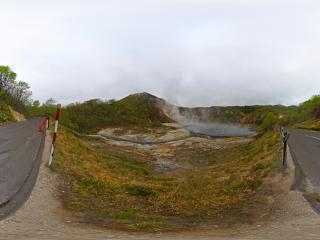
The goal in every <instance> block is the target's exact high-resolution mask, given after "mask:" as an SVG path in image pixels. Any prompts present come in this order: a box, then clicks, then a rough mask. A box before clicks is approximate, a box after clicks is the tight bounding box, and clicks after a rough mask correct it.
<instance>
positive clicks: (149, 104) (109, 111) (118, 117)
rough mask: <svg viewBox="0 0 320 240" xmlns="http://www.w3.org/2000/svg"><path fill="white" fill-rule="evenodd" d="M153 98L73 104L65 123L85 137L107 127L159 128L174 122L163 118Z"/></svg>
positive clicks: (141, 96) (140, 96)
mask: <svg viewBox="0 0 320 240" xmlns="http://www.w3.org/2000/svg"><path fill="white" fill-rule="evenodd" d="M155 99H157V98H156V97H153V96H152V95H149V94H146V93H142V94H133V95H129V96H128V97H125V98H123V99H121V100H119V101H115V100H109V101H102V100H100V99H92V100H89V101H86V102H84V103H76V104H71V105H68V106H67V107H65V108H64V109H63V111H62V116H61V118H62V121H63V122H64V123H65V124H66V125H67V126H68V127H70V128H72V129H73V130H76V131H78V132H82V133H89V132H96V131H98V130H100V129H101V128H104V127H106V126H133V125H135V126H158V125H159V124H160V122H164V121H171V120H170V119H166V118H165V117H164V116H161V114H160V113H158V109H157V108H156V106H155V102H154V100H155Z"/></svg>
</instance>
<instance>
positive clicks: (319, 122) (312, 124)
mask: <svg viewBox="0 0 320 240" xmlns="http://www.w3.org/2000/svg"><path fill="white" fill-rule="evenodd" d="M294 127H296V128H301V129H306V130H314V131H320V119H315V118H312V119H308V120H306V121H304V122H302V123H297V124H295V125H294Z"/></svg>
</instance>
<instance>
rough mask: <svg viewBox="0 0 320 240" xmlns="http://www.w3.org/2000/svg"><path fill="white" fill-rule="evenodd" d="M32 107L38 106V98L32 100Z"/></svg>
mask: <svg viewBox="0 0 320 240" xmlns="http://www.w3.org/2000/svg"><path fill="white" fill-rule="evenodd" d="M32 107H35V108H38V107H40V101H39V100H35V101H33V102H32Z"/></svg>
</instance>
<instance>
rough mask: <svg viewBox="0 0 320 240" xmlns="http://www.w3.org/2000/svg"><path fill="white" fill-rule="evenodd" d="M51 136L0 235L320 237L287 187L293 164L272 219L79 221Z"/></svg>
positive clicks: (315, 220)
mask: <svg viewBox="0 0 320 240" xmlns="http://www.w3.org/2000/svg"><path fill="white" fill-rule="evenodd" d="M49 147H50V139H49V137H47V139H46V145H45V151H44V157H43V162H42V165H41V169H40V173H39V177H38V181H37V184H36V186H35V188H34V190H33V193H32V194H31V197H30V199H29V200H28V201H27V202H26V204H25V205H24V207H23V208H21V209H20V210H19V211H18V212H16V213H15V214H14V215H13V216H11V217H9V218H8V219H6V220H4V221H1V222H0V239H15V240H18V239H36V240H37V239H217V240H218V239H238V240H240V239H304V240H305V239H320V216H319V215H318V214H317V213H315V212H314V211H313V209H312V208H311V207H310V206H309V204H308V203H307V202H306V200H305V199H304V198H303V196H302V194H301V193H299V192H295V191H289V188H290V185H291V183H292V181H293V177H294V176H293V172H294V167H293V164H292V161H291V159H290V156H289V167H288V169H287V172H286V173H285V174H284V175H283V176H278V177H277V178H275V179H274V180H273V181H274V182H277V183H279V184H281V188H279V189H277V190H275V191H276V193H277V194H276V196H277V197H276V198H275V199H270V201H271V202H273V203H274V207H273V216H274V217H273V219H272V220H271V221H269V222H259V223H255V224H253V225H241V223H239V225H237V226H234V228H232V229H219V227H218V226H217V227H216V228H215V229H205V227H204V229H203V230H198V231H189V232H177V233H159V232H158V233H153V234H151V233H150V234H142V233H132V232H119V231H111V230H108V229H100V228H95V227H93V226H90V225H85V224H81V223H77V220H76V219H73V218H72V217H71V216H70V215H69V214H68V213H67V212H66V211H64V210H63V208H62V206H61V203H60V201H59V196H58V195H59V191H58V188H57V186H58V184H59V180H60V179H59V176H58V175H57V174H55V173H53V172H52V171H51V170H50V169H49V168H48V167H47V165H46V164H47V162H48V157H49Z"/></svg>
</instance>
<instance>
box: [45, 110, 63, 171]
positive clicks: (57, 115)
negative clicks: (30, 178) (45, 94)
mask: <svg viewBox="0 0 320 240" xmlns="http://www.w3.org/2000/svg"><path fill="white" fill-rule="evenodd" d="M60 109H61V104H58V105H57V110H56V119H55V124H54V132H53V136H52V145H51V155H50V159H49V163H48V165H49V166H50V165H51V163H52V158H53V154H54V144H55V143H56V139H57V131H58V125H59V119H60Z"/></svg>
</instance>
